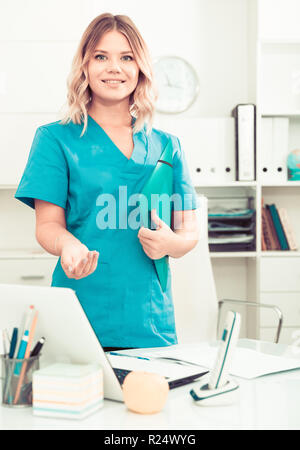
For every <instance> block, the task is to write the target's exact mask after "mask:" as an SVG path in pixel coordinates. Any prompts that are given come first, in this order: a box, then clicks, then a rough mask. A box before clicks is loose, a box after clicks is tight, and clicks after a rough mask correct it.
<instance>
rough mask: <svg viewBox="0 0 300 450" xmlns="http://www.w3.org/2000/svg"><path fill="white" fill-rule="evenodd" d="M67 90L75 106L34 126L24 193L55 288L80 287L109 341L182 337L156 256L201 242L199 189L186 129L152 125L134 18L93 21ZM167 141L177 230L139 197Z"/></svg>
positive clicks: (116, 344)
mask: <svg viewBox="0 0 300 450" xmlns="http://www.w3.org/2000/svg"><path fill="white" fill-rule="evenodd" d="M68 89H69V91H68V112H67V113H66V116H65V117H64V118H63V119H62V120H61V121H56V122H52V123H48V124H46V125H43V126H40V127H39V128H38V129H37V131H36V134H35V136H34V140H33V143H32V147H31V151H30V154H29V158H28V162H27V165H26V168H25V170H24V174H23V176H22V179H21V181H20V184H19V187H18V189H17V192H16V195H15V197H16V198H17V199H19V200H21V201H22V202H24V203H25V204H27V205H29V206H30V207H32V208H35V212H36V237H37V240H38V242H39V243H40V245H41V246H42V247H44V248H45V249H46V250H47V251H48V252H50V253H52V254H54V255H57V256H59V260H58V262H57V265H56V267H55V270H54V273H53V277H52V286H58V287H68V288H71V289H73V290H75V292H76V295H77V297H78V299H79V301H80V303H81V305H82V307H83V309H84V311H85V313H86V315H87V317H88V319H89V321H90V323H91V325H92V327H93V329H94V331H95V333H96V335H97V337H98V339H99V340H100V342H101V344H102V346H103V347H104V349H105V350H109V349H112V348H131V347H156V346H167V345H172V344H176V343H177V338H176V329H175V322H174V310H173V302H172V295H171V277H170V273H169V275H168V283H167V289H166V290H165V292H164V291H163V290H162V289H161V286H160V282H159V280H158V277H157V273H156V270H155V266H154V261H153V260H154V259H159V258H161V257H162V256H165V255H169V256H171V257H176V258H177V257H181V256H183V255H184V254H185V253H187V252H188V251H190V250H191V249H192V248H193V247H194V246H195V245H196V243H197V232H198V230H197V225H196V219H195V211H194V210H195V209H196V195H195V191H194V188H193V186H192V183H191V180H190V177H189V173H188V169H187V165H186V162H185V158H184V154H183V152H182V150H181V148H180V143H179V140H178V138H176V137H175V136H173V135H170V134H168V133H166V132H163V131H160V130H157V129H154V128H152V127H151V123H152V116H153V113H154V103H155V91H154V90H153V82H152V69H151V63H150V58H149V54H148V51H147V48H146V45H145V43H144V41H143V39H142V37H141V35H140V34H139V32H138V30H137V29H136V27H135V25H134V24H133V23H132V21H131V20H130V19H129V18H128V17H126V16H113V15H111V14H102V15H101V16H98V17H96V18H95V19H94V20H93V21H92V22H91V24H90V25H89V26H88V28H87V29H86V31H85V32H84V34H83V36H82V39H81V42H80V45H79V48H78V51H77V54H76V55H75V58H74V60H73V66H72V72H71V74H70V77H69V80H68ZM146 125H147V128H146ZM169 139H171V141H172V145H173V178H174V185H173V191H174V193H175V194H177V195H178V196H179V197H180V198H181V199H182V200H183V201H182V206H180V207H178V205H177V206H176V205H175V206H174V210H173V227H171V228H170V227H169V226H168V225H166V224H165V223H164V222H162V221H161V220H160V219H159V217H158V216H157V215H156V212H155V211H152V220H153V222H154V223H155V224H156V226H157V229H156V230H153V229H148V228H145V227H144V226H142V224H140V223H139V220H138V208H137V202H136V199H137V195H138V194H139V193H140V192H141V191H142V189H143V187H144V185H145V183H146V182H147V180H148V178H149V176H150V175H151V173H152V171H153V169H154V168H155V166H156V164H157V161H158V160H159V159H160V156H161V154H162V152H163V150H164V148H165V147H166V145H167V143H168V141H169ZM174 224H175V225H176V224H177V225H180V227H178V226H177V227H175V226H174ZM98 256H99V258H98ZM169 272H170V271H169ZM78 332H79V333H80V330H78Z"/></svg>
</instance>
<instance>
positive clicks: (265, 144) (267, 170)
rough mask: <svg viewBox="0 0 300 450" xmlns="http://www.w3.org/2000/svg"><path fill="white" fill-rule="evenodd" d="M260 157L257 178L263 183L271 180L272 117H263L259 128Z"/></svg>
mask: <svg viewBox="0 0 300 450" xmlns="http://www.w3.org/2000/svg"><path fill="white" fill-rule="evenodd" d="M260 130H261V131H260V136H261V139H260V146H261V151H260V159H259V179H260V180H261V181H262V182H263V183H268V182H271V181H272V175H273V170H272V146H273V119H272V118H263V119H262V120H261V129H260Z"/></svg>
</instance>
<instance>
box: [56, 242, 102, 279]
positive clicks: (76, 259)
mask: <svg viewBox="0 0 300 450" xmlns="http://www.w3.org/2000/svg"><path fill="white" fill-rule="evenodd" d="M60 256H61V266H62V268H63V270H64V272H65V274H66V275H67V277H68V278H75V280H80V279H81V278H85V277H87V276H88V275H91V274H92V273H93V272H94V271H95V270H96V267H97V264H98V257H99V252H97V251H96V250H93V251H89V249H88V248H87V247H86V246H85V245H84V244H82V243H81V242H76V241H75V242H74V241H73V240H70V241H67V242H66V243H65V244H64V245H63V247H62V249H61V255H60Z"/></svg>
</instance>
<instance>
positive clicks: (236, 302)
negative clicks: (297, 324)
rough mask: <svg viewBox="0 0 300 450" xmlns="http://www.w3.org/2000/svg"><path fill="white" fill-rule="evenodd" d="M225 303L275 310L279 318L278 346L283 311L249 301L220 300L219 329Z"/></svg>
mask: <svg viewBox="0 0 300 450" xmlns="http://www.w3.org/2000/svg"><path fill="white" fill-rule="evenodd" d="M224 303H235V304H239V305H244V306H254V307H256V308H269V309H273V311H274V312H275V313H276V315H277V317H278V326H277V332H276V336H275V343H276V344H278V342H279V337H280V333H281V328H282V324H283V314H282V311H281V310H280V309H279V308H278V306H276V305H266V304H265V303H257V302H248V301H244V300H231V299H222V300H219V302H218V307H219V314H218V329H219V324H220V323H219V322H220V312H221V309H222V306H223V304H224Z"/></svg>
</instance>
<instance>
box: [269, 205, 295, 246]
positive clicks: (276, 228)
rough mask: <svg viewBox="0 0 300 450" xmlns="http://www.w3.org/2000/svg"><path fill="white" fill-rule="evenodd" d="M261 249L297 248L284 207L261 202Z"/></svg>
mask: <svg viewBox="0 0 300 450" xmlns="http://www.w3.org/2000/svg"><path fill="white" fill-rule="evenodd" d="M261 216H262V218H261V220H262V241H261V247H262V250H297V249H298V246H297V242H296V238H295V234H294V231H293V228H292V225H291V222H290V220H289V217H288V213H287V210H286V209H285V208H277V207H276V205H275V204H274V203H273V204H271V205H264V204H263V202H262V214H261Z"/></svg>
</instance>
